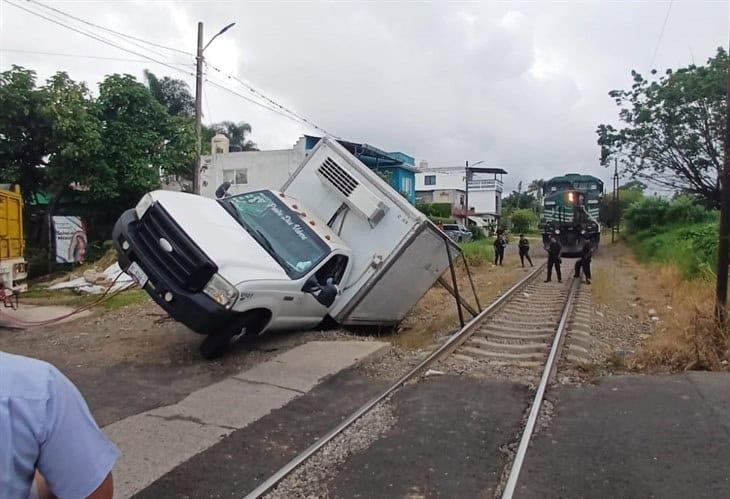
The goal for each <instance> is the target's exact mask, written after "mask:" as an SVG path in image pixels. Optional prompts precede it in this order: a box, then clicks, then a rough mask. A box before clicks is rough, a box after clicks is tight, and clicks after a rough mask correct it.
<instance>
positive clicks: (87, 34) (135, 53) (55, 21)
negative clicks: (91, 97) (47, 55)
mask: <svg viewBox="0 0 730 499" xmlns="http://www.w3.org/2000/svg"><path fill="white" fill-rule="evenodd" d="M5 3H7V4H9V5H12V6H13V7H15V8H17V9H20V10H23V11H25V12H27V13H29V14H32V15H34V16H37V17H40V18H42V19H45V20H46V21H49V22H52V23H54V24H57V25H59V26H63V27H64V28H66V29H70V30H71V31H74V32H76V33H79V34H82V35H84V36H87V37H89V38H92V39H94V40H96V41H98V42H101V43H104V44H106V45H110V46H112V47H115V48H118V49H119V50H123V51H125V52H129V53H130V54H134V55H136V56H139V57H144V58H145V59H147V60H149V61H152V62H155V63H157V64H161V65H162V66H165V67H168V68H170V69H173V70H175V71H180V72H182V73H185V74H187V75H190V76H195V75H194V74H193V73H188V72H187V71H183V70H181V69H180V68H176V67H175V66H172V65H171V64H169V63H167V62H162V61H158V60H157V59H154V58H153V57H150V56H148V55H146V54H142V53H139V52H135V51H134V50H131V49H129V48H126V47H122V46H121V45H118V44H116V43H115V42H113V41H111V40H109V39H107V38H103V37H102V36H99V35H97V34H94V33H90V32H86V31H84V30H82V29H80V28H77V27H74V26H70V25H68V24H65V23H63V22H61V21H59V20H57V19H53V18H51V17H47V16H45V15H43V14H41V13H39V12H35V11H33V10H30V9H27V8H25V7H22V6H20V5H18V4H16V3H14V2H12V1H10V0H5Z"/></svg>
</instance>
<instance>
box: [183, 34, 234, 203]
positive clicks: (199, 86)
mask: <svg viewBox="0 0 730 499" xmlns="http://www.w3.org/2000/svg"><path fill="white" fill-rule="evenodd" d="M235 24H236V23H231V24H229V25H228V26H226V27H225V28H223V29H222V30H220V31H219V32H218V33H216V34H215V36H213V38H211V39H210V41H208V43H206V44H205V46H203V23H202V22H199V23H198V54H197V56H196V57H195V61H196V63H197V64H196V71H195V137H196V141H197V144H196V146H197V147H196V149H195V150H196V153H197V154H196V158H195V170H194V171H193V192H194V193H195V194H200V153H201V135H202V130H201V128H202V126H201V118H202V114H203V111H202V107H203V52H204V51H205V49H207V48H208V46H209V45H210V44H211V43H213V40H215V39H216V38H218V37H219V36H220V35H222V34H223V33H225V32H226V31H228V30H229V29H231V28H232V27H233V26H234V25H235Z"/></svg>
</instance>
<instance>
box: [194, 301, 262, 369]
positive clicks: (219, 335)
mask: <svg viewBox="0 0 730 499" xmlns="http://www.w3.org/2000/svg"><path fill="white" fill-rule="evenodd" d="M267 321H268V318H266V317H264V314H262V313H258V312H253V311H252V312H248V313H246V314H244V315H243V316H241V317H239V318H237V319H235V320H234V321H233V324H232V325H231V326H229V327H226V328H224V329H222V330H220V331H216V332H214V333H210V334H209V335H208V336H206V337H205V339H204V340H203V343H201V344H200V355H201V356H202V357H203V358H204V359H207V360H212V359H217V358H218V357H220V356H221V355H223V354H225V353H226V352H227V351H228V350H229V349H230V348H231V345H233V344H234V343H236V342H237V341H238V340H239V339H240V338H242V337H243V336H255V335H257V334H259V333H260V332H261V330H262V329H263V328H264V326H266V322H267Z"/></svg>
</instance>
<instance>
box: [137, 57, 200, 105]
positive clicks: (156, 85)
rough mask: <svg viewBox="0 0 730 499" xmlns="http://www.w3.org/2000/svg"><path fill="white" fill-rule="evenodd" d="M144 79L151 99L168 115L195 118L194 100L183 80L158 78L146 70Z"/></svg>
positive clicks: (166, 77) (167, 77)
mask: <svg viewBox="0 0 730 499" xmlns="http://www.w3.org/2000/svg"><path fill="white" fill-rule="evenodd" d="M144 78H145V81H146V83H147V88H148V89H149V90H150V93H151V94H152V97H154V98H155V100H157V102H159V103H160V104H162V105H163V106H165V108H166V109H167V112H168V113H170V114H172V115H176V116H177V115H184V116H190V117H193V116H195V98H194V97H193V95H192V94H191V93H190V87H189V86H188V84H187V83H185V82H184V81H183V80H178V79H176V78H170V77H169V76H165V77H164V78H158V77H157V75H155V74H154V73H153V72H152V71H150V70H148V69H145V70H144Z"/></svg>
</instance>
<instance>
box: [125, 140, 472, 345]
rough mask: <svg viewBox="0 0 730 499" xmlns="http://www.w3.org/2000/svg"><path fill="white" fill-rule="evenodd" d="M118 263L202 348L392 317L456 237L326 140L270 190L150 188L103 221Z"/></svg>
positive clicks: (392, 320)
mask: <svg viewBox="0 0 730 499" xmlns="http://www.w3.org/2000/svg"><path fill="white" fill-rule="evenodd" d="M113 238H114V243H115V245H116V248H117V252H118V255H119V263H120V265H121V267H122V269H124V270H125V271H126V272H127V273H129V274H130V275H132V276H133V277H134V278H135V280H136V281H137V282H138V283H139V284H140V286H141V287H143V288H144V289H145V290H146V291H147V292H148V293H149V294H150V296H151V297H152V298H153V299H154V300H155V301H156V302H157V303H158V304H159V305H160V306H161V307H162V308H163V309H165V310H166V311H167V312H168V313H169V314H170V315H171V316H172V317H173V318H174V319H176V320H178V321H180V322H182V323H184V324H186V325H187V326H188V327H190V328H191V329H193V330H194V331H196V332H198V333H201V334H205V335H206V338H205V339H204V341H203V344H202V345H201V353H202V355H203V356H204V357H206V358H213V357H216V356H219V355H221V354H222V353H223V352H225V351H226V350H227V348H228V346H229V345H230V344H231V343H232V342H233V341H235V340H236V339H237V338H239V337H240V336H242V335H259V334H262V333H263V332H265V331H269V330H280V329H306V328H312V327H315V326H317V325H318V324H320V323H321V322H322V321H323V319H325V317H327V316H329V317H331V318H332V319H334V320H335V321H337V322H338V323H340V324H343V325H395V324H397V323H398V322H399V321H400V320H401V319H403V317H404V316H405V315H406V313H408V311H409V310H410V309H411V308H412V307H413V306H414V305H415V304H416V302H417V301H418V300H419V299H420V298H421V296H423V294H424V293H425V292H426V291H427V290H428V289H429V288H430V287H431V286H433V284H434V283H435V282H436V281H437V280H438V278H439V277H440V276H441V274H442V273H443V272H444V271H445V270H446V269H447V268H448V266H449V253H447V248H448V251H449V252H450V253H451V256H452V257H453V256H454V255H456V254H457V252H458V251H459V250H458V247H457V246H456V245H455V244H453V243H452V242H451V241H450V240H449V239H448V238H446V237H445V235H444V234H443V233H442V232H441V231H440V230H439V229H438V228H437V227H436V226H435V225H433V224H432V223H431V222H430V221H429V220H428V219H427V218H426V217H425V216H424V215H423V214H422V213H420V212H419V211H418V210H416V209H415V207H413V206H412V205H411V204H410V203H408V201H407V200H406V199H404V198H403V197H402V196H401V195H400V194H398V193H397V192H396V191H395V190H393V189H392V188H391V187H390V186H389V185H388V184H387V183H386V182H385V181H383V180H382V179H381V178H380V177H378V175H377V174H376V173H374V172H373V171H372V170H370V169H369V168H367V167H366V166H365V165H364V164H363V163H361V162H360V161H359V160H358V159H357V158H355V157H354V156H353V155H352V154H350V153H349V152H348V151H347V150H346V149H345V148H343V147H342V146H341V145H340V144H338V143H337V142H336V141H334V140H332V139H329V138H324V139H322V140H321V141H320V143H319V144H318V145H317V146H316V147H315V148H314V149H313V150H312V151H311V153H310V154H309V156H308V157H307V158H306V159H305V160H304V161H303V163H302V164H301V165H300V166H299V168H298V169H297V170H296V171H295V172H294V174H293V175H292V176H291V178H290V179H289V180H288V181H287V182H286V183H285V184H284V186H282V189H281V190H280V191H271V190H258V191H253V192H248V193H244V194H238V195H235V196H227V197H222V198H221V199H217V200H216V199H210V198H204V197H200V196H195V195H192V194H186V193H180V192H170V191H154V192H150V193H148V194H146V195H145V196H144V197H143V198H142V199H141V200H140V202H139V203H138V204H137V206H136V207H135V208H134V209H131V210H128V211H126V212H125V213H124V214H123V215H122V216H121V217H120V218H119V220H118V221H117V223H116V225H115V228H114V235H113Z"/></svg>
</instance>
